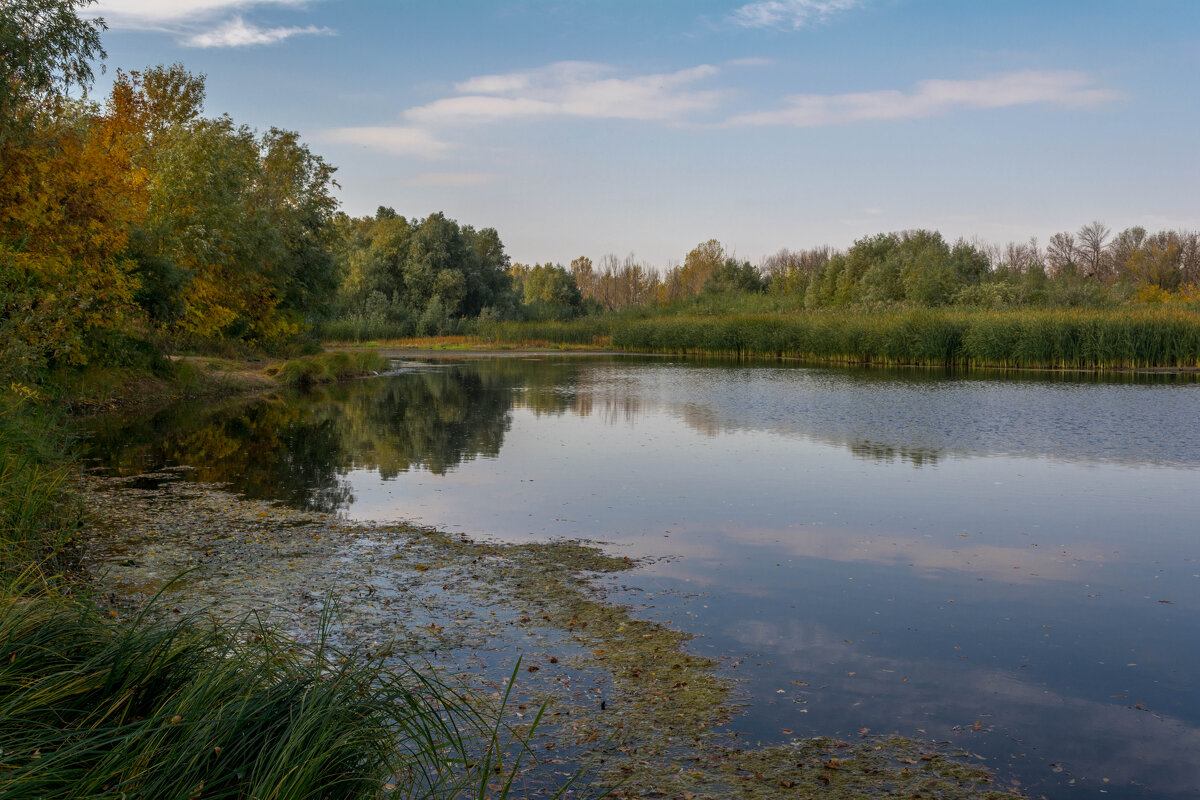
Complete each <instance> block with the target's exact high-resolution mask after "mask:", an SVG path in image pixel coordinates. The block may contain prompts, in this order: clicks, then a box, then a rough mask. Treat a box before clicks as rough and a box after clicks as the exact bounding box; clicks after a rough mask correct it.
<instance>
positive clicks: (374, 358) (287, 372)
mask: <svg viewBox="0 0 1200 800" xmlns="http://www.w3.org/2000/svg"><path fill="white" fill-rule="evenodd" d="M387 369H388V361H387V359H386V358H384V357H383V356H381V355H379V354H378V353H376V352H375V351H373V350H366V351H359V352H354V353H347V352H345V351H338V352H334V353H319V354H317V355H315V356H304V357H302V358H294V359H292V360H290V361H285V362H284V363H283V364H281V365H280V366H279V367H272V368H269V369H268V370H267V373H268V374H272V375H273V377H274V378H275V380H277V381H279V382H280V383H282V384H283V385H285V386H301V387H304V386H313V385H315V384H318V383H335V382H337V381H344V380H349V379H350V378H360V377H363V376H365V375H378V374H379V373H381V372H385V371H387Z"/></svg>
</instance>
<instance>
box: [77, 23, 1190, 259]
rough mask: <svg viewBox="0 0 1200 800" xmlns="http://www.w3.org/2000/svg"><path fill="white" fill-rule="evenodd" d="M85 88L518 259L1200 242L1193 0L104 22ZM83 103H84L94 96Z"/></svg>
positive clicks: (346, 198) (347, 199) (353, 207)
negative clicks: (1088, 238) (896, 239)
mask: <svg viewBox="0 0 1200 800" xmlns="http://www.w3.org/2000/svg"><path fill="white" fill-rule="evenodd" d="M93 11H94V12H95V13H99V14H101V15H103V16H104V17H105V18H106V20H107V22H108V24H109V31H108V33H107V34H106V36H105V40H104V41H105V46H106V48H107V50H108V52H109V59H108V66H109V75H110V76H111V71H112V69H113V68H116V67H123V68H127V69H130V68H132V69H137V68H141V67H145V66H148V65H152V64H159V63H171V62H174V61H181V62H183V63H184V64H185V65H186V66H187V67H188V68H189V69H191V70H192V71H193V72H200V73H205V74H206V75H207V76H208V104H207V110H208V112H209V113H210V114H217V113H222V112H228V113H229V114H231V115H232V116H233V118H234V119H235V120H237V121H238V122H243V123H247V124H249V125H252V126H255V127H258V128H266V127H269V126H271V125H275V126H278V127H283V128H290V129H294V130H298V131H300V133H301V134H302V135H303V137H304V138H305V140H306V141H307V142H308V143H309V144H310V146H311V147H312V149H313V150H314V151H315V152H317V153H319V154H321V155H322V156H324V157H325V158H326V160H328V161H329V162H330V163H332V164H334V165H336V166H337V167H338V168H339V171H338V180H339V182H340V184H341V186H342V189H341V192H340V196H341V200H342V203H343V208H344V210H345V211H347V212H348V213H351V214H355V215H360V214H367V213H373V212H374V210H375V208H376V207H377V206H379V205H389V206H392V207H394V208H395V209H396V210H397V211H398V212H400V213H402V214H405V215H408V216H424V215H426V214H428V213H430V212H433V211H444V212H445V213H446V214H447V215H449V216H451V217H453V218H456V219H458V220H459V221H461V222H464V223H470V224H473V225H475V226H476V227H485V226H491V227H495V228H496V229H497V230H499V232H500V235H501V238H502V239H503V241H504V242H505V245H506V247H507V249H508V252H509V254H510V255H511V256H512V257H513V258H514V259H515V260H518V261H524V262H534V261H538V262H544V261H558V262H562V263H566V262H568V261H570V260H571V259H572V258H574V257H576V256H580V255H587V256H590V257H591V258H593V259H598V258H599V257H600V256H602V255H604V254H606V253H610V252H611V253H616V254H618V255H619V256H622V257H623V256H625V255H626V254H628V253H630V252H632V253H634V254H635V256H636V257H637V258H639V259H640V260H643V261H646V262H648V263H650V264H652V265H655V266H658V267H663V266H666V265H667V264H668V263H669V262H670V261H671V260H682V258H683V256H684V255H685V254H686V253H687V251H688V250H689V249H691V248H692V247H694V246H695V245H696V244H698V243H699V242H702V241H704V240H706V239H709V238H717V239H719V240H721V241H722V242H724V243H725V244H726V246H727V247H728V248H730V249H731V250H734V251H736V253H737V255H738V256H739V257H742V258H745V259H748V260H750V261H754V262H757V261H758V260H759V259H760V258H761V257H762V256H763V255H765V254H768V253H771V252H774V251H776V250H778V249H779V248H781V247H789V248H793V249H796V248H801V247H811V246H815V245H820V244H831V245H834V246H836V247H845V246H848V245H849V244H850V243H851V242H852V241H853V240H854V239H856V238H858V237H860V236H864V235H869V234H873V233H877V232H880V231H889V230H899V229H904V228H914V227H924V228H935V229H938V230H940V231H942V233H943V234H945V235H946V236H948V237H950V238H956V237H959V236H964V237H967V238H970V237H973V236H979V237H981V238H982V239H985V240H988V241H997V242H1005V241H1008V240H1012V239H1020V240H1024V239H1026V238H1028V237H1029V236H1037V237H1038V238H1039V239H1040V240H1041V241H1042V243H1044V242H1045V240H1046V239H1047V238H1048V237H1049V235H1050V234H1052V233H1054V232H1056V231H1059V230H1074V229H1076V228H1078V227H1079V226H1080V225H1082V224H1085V223H1088V222H1090V221H1092V220H1094V219H1099V220H1102V221H1104V222H1106V223H1107V224H1108V225H1110V226H1112V227H1114V228H1117V229H1120V228H1124V227H1127V226H1129V225H1135V224H1140V225H1144V226H1146V227H1147V228H1151V229H1159V228H1164V227H1169V228H1178V227H1184V228H1189V229H1193V228H1196V227H1197V226H1200V191H1198V190H1197V187H1198V186H1200V135H1198V132H1200V102H1198V100H1200V88H1198V87H1200V80H1198V79H1200V2H1197V1H1196V0H1124V1H1123V2H1117V0H1074V1H1073V2H1066V1H1065V0H766V1H765V2H759V1H756V0H688V1H685V0H641V1H640V2H636V1H635V0H510V1H499V0H498V1H497V2H467V1H466V0H464V1H463V2H456V1H455V0H442V2H422V1H420V0H395V1H388V2H385V0H306V1H305V0H101V2H100V3H98V4H97V5H96V6H93ZM105 81H106V79H102V80H101V82H100V85H99V86H98V87H97V88H98V89H101V90H103V89H104V88H105V86H104V84H105Z"/></svg>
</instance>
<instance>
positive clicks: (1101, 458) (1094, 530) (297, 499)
mask: <svg viewBox="0 0 1200 800" xmlns="http://www.w3.org/2000/svg"><path fill="white" fill-rule="evenodd" d="M1198 420H1200V384H1197V383H1196V382H1195V381H1194V380H1191V379H1188V378H1178V377H1170V376H1154V377H1143V378H1135V377H1128V376H1126V377H1122V378H1119V379H1111V380H1110V379H1097V378H1094V377H1086V376H1074V377H1071V376H1061V375H1039V374H1021V375H1020V376H1018V377H1012V376H1007V377H1006V376H993V375H982V374H972V373H968V374H948V373H946V372H944V371H925V370H912V371H902V370H893V371H888V370H853V369H814V368H804V367H797V366H778V365H759V366H745V365H731V364H728V363H697V362H686V361H672V360H668V359H661V358H660V359H652V358H646V359H637V358H613V357H606V358H579V357H573V358H504V359H472V360H449V361H435V362H428V363H419V364H418V363H408V364H406V365H405V366H404V367H403V370H402V373H401V374H398V375H395V376H391V377H386V378H382V379H377V380H370V381H362V382H357V383H353V384H347V385H343V386H338V387H333V388H330V389H326V390H323V391H320V392H317V393H315V394H311V395H283V396H278V397H273V398H269V399H265V400H261V401H256V402H254V403H250V404H233V405H231V406H229V407H227V408H218V409H214V408H211V407H199V406H187V407H180V408H176V409H171V410H169V411H167V412H164V413H163V414H160V415H158V416H156V417H154V418H151V419H148V420H142V421H140V422H137V423H127V422H123V423H117V422H112V423H109V424H108V425H107V426H106V425H103V424H101V425H98V426H97V428H96V430H95V431H94V440H93V455H94V457H96V458H97V459H100V460H101V461H102V462H104V463H106V464H108V465H111V466H114V467H116V468H118V469H120V470H121V471H124V472H129V473H136V472H141V471H145V470H149V469H154V468H157V467H160V466H164V465H173V464H189V465H192V466H195V467H196V468H197V469H196V470H195V471H194V472H192V473H191V475H192V476H193V477H194V478H195V479H197V480H203V481H222V482H228V483H229V484H230V485H231V486H232V487H234V488H235V489H237V490H238V491H241V492H243V493H245V494H247V495H250V496H252V497H256V498H268V499H274V500H279V501H282V502H285V503H287V504H290V505H293V506H297V507H303V508H311V509H316V510H323V511H341V512H343V513H345V514H347V515H348V516H351V517H355V518H361V519H375V520H390V519H404V520H411V519H417V520H420V521H423V522H425V523H428V524H431V525H436V526H439V527H444V528H449V529H454V530H462V531H465V532H467V533H469V534H471V535H472V536H476V537H480V538H495V539H502V540H506V541H518V542H520V541H531V540H537V539H549V538H556V537H570V538H576V537H583V538H587V539H593V540H598V541H602V542H605V543H606V545H605V546H606V548H607V549H608V550H610V551H611V552H613V553H616V554H619V555H630V556H636V557H641V558H644V559H646V561H645V563H644V565H643V566H642V567H640V568H639V569H638V570H637V571H635V572H633V573H625V574H622V575H621V576H620V577H619V578H618V579H616V580H618V581H620V582H621V583H624V584H631V585H636V587H637V588H638V589H639V590H640V591H638V592H631V593H630V594H628V595H627V599H628V600H629V602H633V603H637V604H639V606H640V607H639V613H641V614H644V615H645V616H647V617H653V618H656V619H660V620H670V621H671V624H672V625H673V626H676V627H680V628H682V629H684V630H687V631H690V632H694V633H696V634H698V636H699V638H698V639H697V640H696V641H695V642H694V643H693V646H694V649H696V650H697V651H698V652H703V653H705V654H706V655H712V656H715V657H718V658H720V659H722V660H723V663H724V665H725V666H724V669H726V670H727V672H728V673H729V674H730V675H733V676H735V677H738V678H740V679H741V680H742V683H741V685H740V689H741V691H742V692H743V694H744V696H745V698H746V700H747V702H748V708H747V710H746V713H745V715H743V716H742V717H740V718H739V719H738V720H737V721H736V723H735V725H736V727H737V728H738V729H739V730H740V731H742V732H743V733H744V734H745V735H746V736H747V737H748V738H749V739H750V740H751V741H752V742H762V743H764V744H765V743H772V742H778V741H783V740H786V739H788V738H790V734H789V733H786V731H790V732H794V734H795V735H797V736H800V735H816V734H820V735H837V736H843V737H849V736H854V735H856V734H857V733H858V732H859V731H860V730H861V729H869V730H870V731H871V732H875V733H886V732H892V731H896V732H899V733H901V734H903V735H909V736H918V737H923V738H935V739H941V740H949V741H953V742H954V743H955V744H958V745H961V746H963V747H965V748H966V749H968V750H970V751H971V752H975V753H978V754H980V755H983V756H985V757H986V758H987V759H988V760H989V763H990V764H991V765H992V766H993V767H994V768H995V769H996V770H997V771H998V773H999V774H1000V775H1001V776H1002V777H1003V780H1004V781H1005V783H1008V782H1014V783H1013V785H1016V783H1017V782H1019V784H1020V787H1021V788H1022V789H1023V790H1025V791H1028V792H1029V793H1030V794H1032V795H1034V796H1038V795H1043V796H1046V797H1051V798H1068V797H1092V796H1096V794H1097V793H1099V792H1105V793H1106V794H1105V796H1107V797H1114V798H1118V797H1119V798H1184V797H1189V798H1190V797H1195V796H1196V794H1197V792H1198V791H1200V756H1198V755H1197V754H1198V753H1200V687H1198V682H1197V680H1196V678H1195V664H1196V663H1197V662H1198V661H1200V561H1198V560H1197V559H1198V555H1200V552H1198V551H1200V548H1198V546H1197V530H1200V513H1198V512H1197V496H1198V495H1197V489H1198V488H1200V472H1198V471H1197V467H1198V466H1200V426H1197V424H1196V423H1197V421H1198Z"/></svg>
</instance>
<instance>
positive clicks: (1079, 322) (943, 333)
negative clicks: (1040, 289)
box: [612, 308, 1200, 369]
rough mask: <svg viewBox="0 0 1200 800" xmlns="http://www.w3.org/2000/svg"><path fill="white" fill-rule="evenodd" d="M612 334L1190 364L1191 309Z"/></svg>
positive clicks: (1193, 353)
mask: <svg viewBox="0 0 1200 800" xmlns="http://www.w3.org/2000/svg"><path fill="white" fill-rule="evenodd" d="M612 341H613V346H614V347H616V348H619V349H625V350H636V351H643V352H670V353H700V354H708V355H732V356H767V357H780V356H788V357H795V358H802V359H811V360H818V361H830V362H847V363H861V364H868V363H869V364H918V365H954V366H978V367H1041V368H1064V369H1105V368H1145V367H1167V368H1188V367H1196V366H1200V314H1198V313H1197V312H1195V311H1192V310H1187V309H1176V308H1154V309H1130V310H1114V311H1007V312H983V311H964V310H915V311H893V312H885V313H879V314H874V315H869V314H863V313H853V312H840V313H839V312H829V313H822V314H806V315H796V316H720V317H687V316H682V317H663V318H657V319H647V320H640V321H633V322H629V323H626V324H624V325H621V326H619V327H617V328H616V329H615V330H614V332H613V340H612Z"/></svg>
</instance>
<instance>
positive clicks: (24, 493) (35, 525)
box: [0, 394, 80, 589]
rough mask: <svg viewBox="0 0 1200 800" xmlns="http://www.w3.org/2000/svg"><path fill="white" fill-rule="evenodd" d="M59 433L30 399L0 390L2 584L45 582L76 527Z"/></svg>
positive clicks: (56, 567) (77, 512)
mask: <svg viewBox="0 0 1200 800" xmlns="http://www.w3.org/2000/svg"><path fill="white" fill-rule="evenodd" d="M70 477H71V473H70V465H69V463H68V460H67V456H66V447H65V444H64V442H63V439H62V436H61V434H59V433H58V431H57V429H56V428H55V427H54V425H53V424H52V423H51V421H50V420H49V419H48V417H47V415H46V414H45V413H44V412H41V411H39V410H38V409H37V408H35V407H34V406H33V405H32V404H31V402H30V401H29V400H28V399H22V398H17V397H15V396H13V395H11V394H10V395H0V582H2V583H0V589H2V588H3V587H7V586H10V585H15V584H18V583H20V584H25V585H30V584H32V585H39V584H40V585H43V586H44V585H47V584H48V583H49V581H50V580H51V579H52V576H54V575H55V574H57V573H58V572H59V570H60V569H61V566H62V563H61V559H60V556H61V555H62V553H63V550H64V548H66V547H67V546H68V545H69V542H70V540H71V537H72V535H73V534H74V532H75V531H76V530H77V529H78V523H79V517H80V509H79V506H78V503H76V502H75V501H74V499H73V497H72V495H71V492H70V490H69V482H70Z"/></svg>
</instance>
